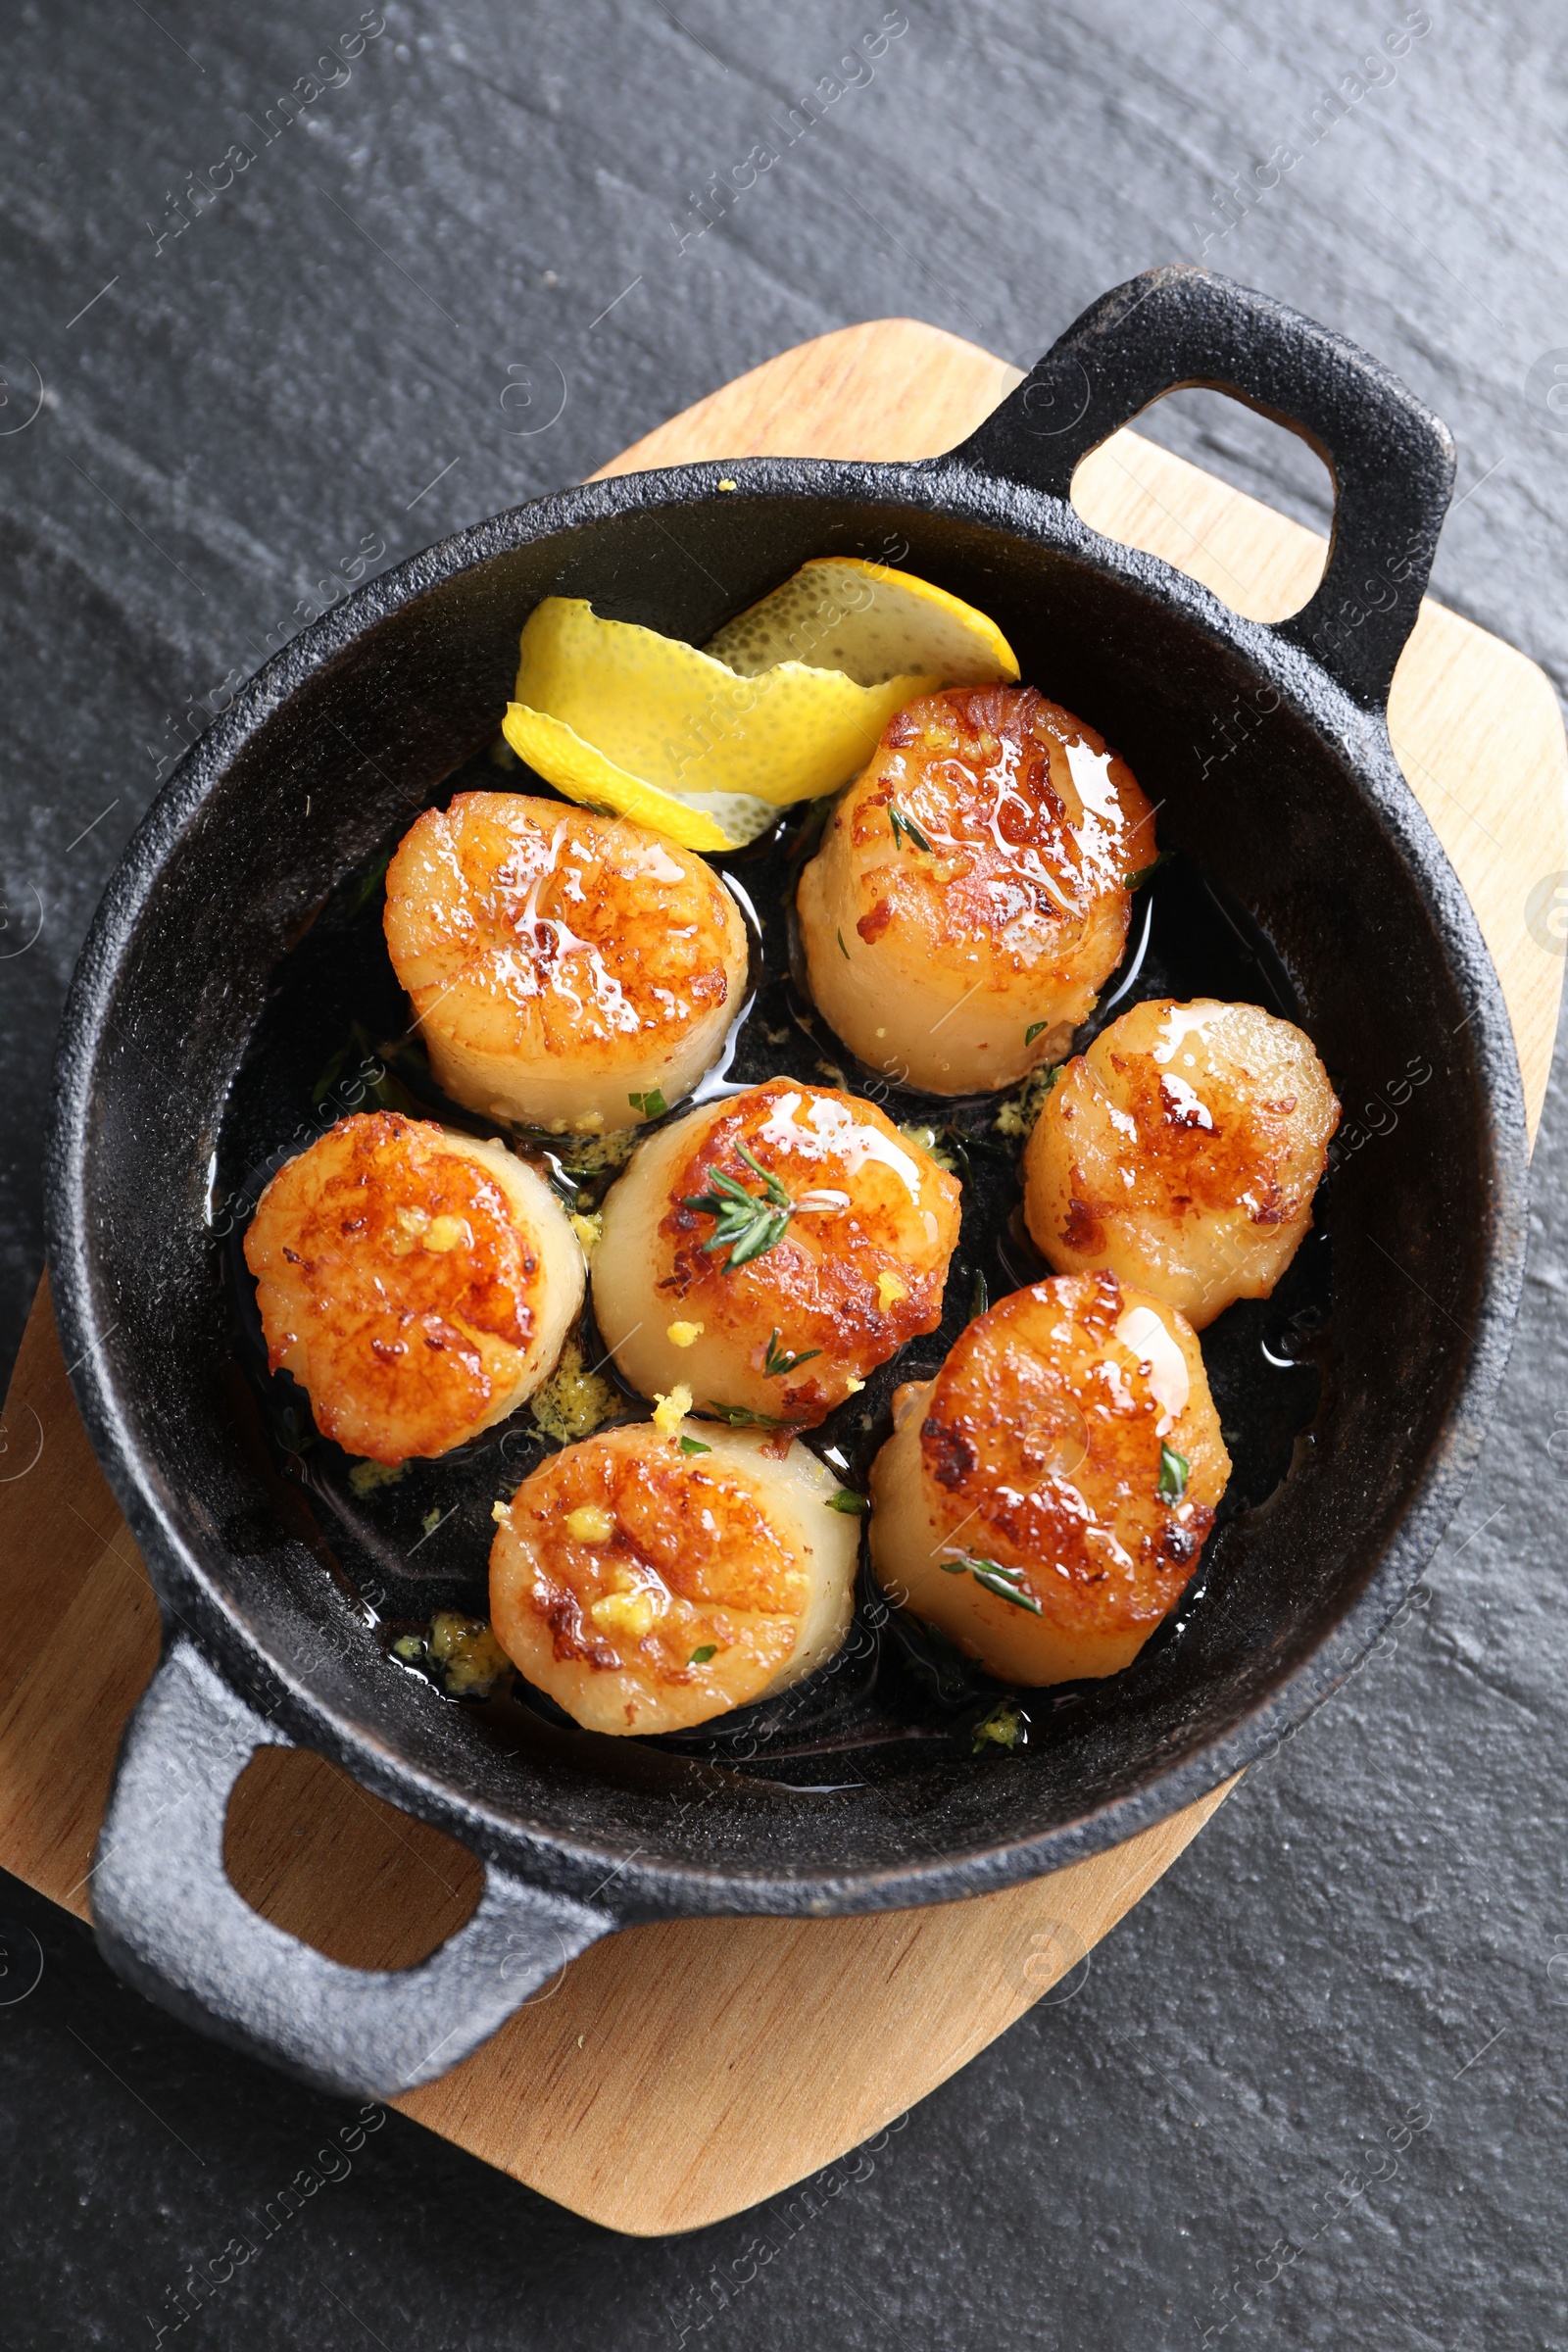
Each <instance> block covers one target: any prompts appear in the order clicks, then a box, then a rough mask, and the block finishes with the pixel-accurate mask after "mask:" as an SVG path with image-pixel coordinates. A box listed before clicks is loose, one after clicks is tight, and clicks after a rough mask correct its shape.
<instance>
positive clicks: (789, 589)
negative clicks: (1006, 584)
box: [704, 556, 1018, 686]
mask: <svg viewBox="0 0 1568 2352" xmlns="http://www.w3.org/2000/svg"><path fill="white" fill-rule="evenodd" d="M704 650H705V652H707V653H708V654H709V655H710V656H711V658H712V659H713V660H714V661H717V662H724V663H725V664H726V666H727V667H729V668H731V669H733V670H735V671H737V672H738V673H739V674H740V675H741V676H744V677H755V676H758V675H760V673H761V672H763V671H765V670H767V669H771V668H773V667H775V666H776V665H777V664H779V663H780V662H787V661H795V662H803V663H806V664H809V666H811V667H814V668H823V669H834V670H838V671H841V672H842V673H843V674H844V675H845V676H846V677H849V678H851V679H852V680H854V681H855V682H856V683H857V684H858V685H860V686H875V685H880V684H881V683H882V682H883V681H884V680H885V679H887V678H889V677H891V676H893V675H895V674H896V673H899V672H903V673H906V674H907V673H910V672H913V671H920V672H930V673H932V674H934V675H935V677H936V679H937V682H938V684H939V685H945V686H990V685H1010V684H1011V683H1012V682H1013V680H1014V679H1015V678H1016V677H1017V675H1018V660H1017V656H1016V655H1015V654H1014V653H1013V650H1012V648H1011V646H1010V645H1009V644H1008V643H1007V640H1006V638H1005V636H1004V635H1003V633H1002V631H1001V630H1000V629H999V628H998V627H997V624H996V622H995V621H994V620H991V619H990V618H988V616H987V615H986V614H985V613H979V612H977V611H976V610H975V608H974V606H973V605H968V604H965V603H964V601H963V599H962V598H961V597H956V596H954V595H952V594H950V592H949V591H948V590H947V589H946V588H938V587H937V586H936V585H935V583H934V582H933V581H931V580H922V579H920V578H918V577H917V576H916V574H914V573H913V572H907V571H896V570H894V569H893V568H892V567H891V566H890V565H888V564H870V563H867V562H866V561H865V560H864V559H863V558H862V557H858V556H813V557H812V558H811V559H810V560H809V562H808V563H806V564H802V565H801V567H800V569H799V570H798V571H795V572H792V573H791V575H790V577H789V578H788V579H787V580H785V581H784V582H783V583H782V585H781V586H779V587H777V588H775V589H773V590H772V591H771V593H770V594H769V595H767V596H764V597H763V598H762V599H761V600H760V603H758V604H755V605H751V606H749V607H748V608H747V610H746V611H745V612H744V613H738V614H737V615H736V617H735V619H733V620H731V621H728V622H726V624H725V626H724V627H723V628H722V629H720V630H719V632H718V635H717V636H716V637H713V638H711V639H710V641H709V643H708V645H707V646H706V647H705V649H704Z"/></svg>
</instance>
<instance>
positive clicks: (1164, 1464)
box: [1155, 1440, 1192, 1502]
mask: <svg viewBox="0 0 1568 2352" xmlns="http://www.w3.org/2000/svg"><path fill="white" fill-rule="evenodd" d="M1191 1469H1192V1463H1191V1462H1190V1461H1189V1460H1188V1459H1187V1456H1186V1455H1185V1454H1184V1453H1177V1452H1176V1451H1175V1450H1174V1449H1173V1448H1172V1447H1171V1446H1167V1445H1165V1443H1164V1442H1163V1440H1161V1443H1160V1448H1159V1485H1158V1488H1157V1489H1156V1490H1155V1491H1156V1493H1157V1494H1158V1495H1159V1497H1160V1500H1161V1501H1162V1502H1180V1500H1181V1498H1182V1496H1183V1495H1185V1494H1186V1492H1187V1476H1188V1472H1189V1471H1190V1470H1191Z"/></svg>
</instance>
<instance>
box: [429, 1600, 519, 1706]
mask: <svg viewBox="0 0 1568 2352" xmlns="http://www.w3.org/2000/svg"><path fill="white" fill-rule="evenodd" d="M429 1655H430V1656H431V1658H432V1659H433V1660H434V1661H435V1663H436V1664H437V1665H438V1666H439V1667H440V1668H441V1669H442V1672H443V1674H444V1676H445V1678H446V1686H447V1690H448V1692H449V1693H450V1694H451V1695H452V1696H453V1697H455V1698H462V1697H465V1696H469V1697H473V1698H483V1697H485V1696H486V1695H487V1694H488V1692H489V1691H491V1690H492V1689H493V1687H494V1686H495V1684H496V1683H497V1682H498V1681H499V1679H500V1678H501V1676H502V1675H504V1674H510V1673H511V1671H512V1660H511V1659H510V1658H509V1657H508V1655H507V1653H506V1651H505V1650H504V1649H503V1648H502V1646H501V1644H500V1642H498V1641H497V1640H496V1638H495V1636H494V1634H493V1633H492V1632H491V1631H490V1628H489V1627H488V1626H487V1625H486V1623H485V1621H484V1619H483V1618H482V1617H462V1616H460V1615H459V1614H458V1612H457V1610H456V1609H437V1611H436V1613H435V1615H434V1616H433V1617H432V1618H431V1620H430V1647H429Z"/></svg>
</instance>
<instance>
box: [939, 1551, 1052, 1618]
mask: <svg viewBox="0 0 1568 2352" xmlns="http://www.w3.org/2000/svg"><path fill="white" fill-rule="evenodd" d="M940 1565H941V1568H942V1573H943V1575H944V1576H962V1574H963V1572H964V1570H965V1569H967V1570H968V1572H969V1574H970V1575H971V1576H972V1577H973V1578H974V1581H975V1583H976V1584H977V1585H981V1586H983V1587H984V1589H985V1591H986V1592H988V1593H995V1594H996V1596H997V1598H998V1599H999V1600H1010V1601H1011V1603H1012V1605H1013V1607H1014V1608H1015V1609H1027V1610H1028V1611H1029V1614H1030V1616H1031V1617H1040V1616H1043V1615H1044V1613H1045V1612H1044V1611H1043V1610H1042V1608H1041V1606H1040V1603H1039V1601H1038V1600H1036V1598H1035V1596H1034V1594H1033V1593H1021V1592H1019V1591H1018V1590H1017V1588H1018V1587H1019V1586H1020V1585H1021V1584H1022V1582H1023V1570H1022V1569H1021V1568H1004V1567H1003V1566H1002V1565H1001V1564H1000V1562H998V1561H996V1560H982V1559H980V1558H978V1557H976V1556H975V1555H973V1554H972V1553H970V1552H967V1551H961V1552H958V1553H957V1554H956V1556H955V1557H954V1558H953V1559H951V1560H943V1561H942V1562H941V1563H940Z"/></svg>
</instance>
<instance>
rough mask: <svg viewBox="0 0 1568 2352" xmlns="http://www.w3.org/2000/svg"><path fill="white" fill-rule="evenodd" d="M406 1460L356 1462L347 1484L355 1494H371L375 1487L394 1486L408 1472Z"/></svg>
mask: <svg viewBox="0 0 1568 2352" xmlns="http://www.w3.org/2000/svg"><path fill="white" fill-rule="evenodd" d="M408 1467H409V1465H408V1463H407V1462H356V1463H355V1465H354V1467H353V1469H352V1470H351V1471H350V1472H349V1485H350V1486H351V1487H352V1489H353V1490H354V1492H355V1494H356V1495H361V1496H364V1495H373V1494H374V1493H375V1490H376V1488H377V1487H395V1486H396V1485H397V1483H398V1480H399V1479H400V1478H403V1477H406V1476H407V1474H408Z"/></svg>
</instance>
